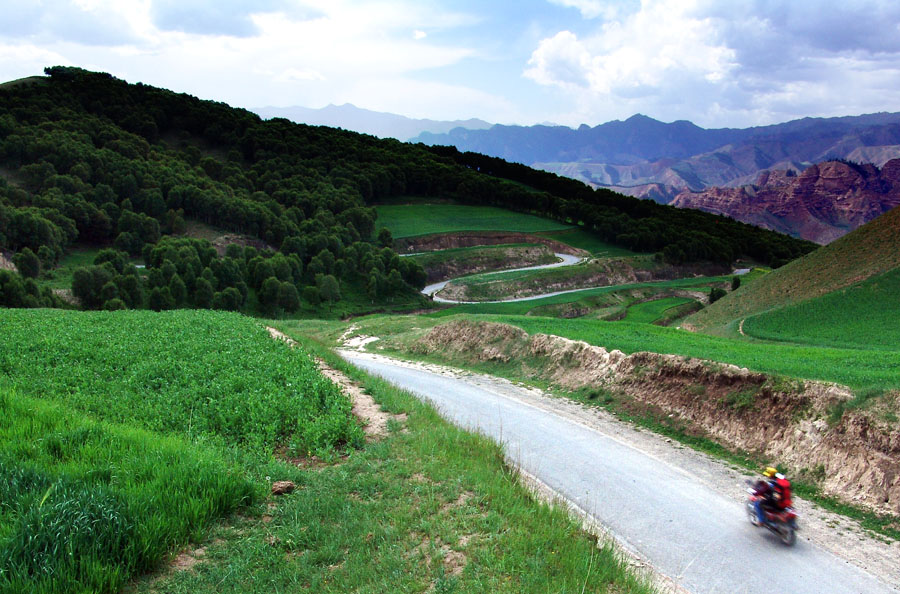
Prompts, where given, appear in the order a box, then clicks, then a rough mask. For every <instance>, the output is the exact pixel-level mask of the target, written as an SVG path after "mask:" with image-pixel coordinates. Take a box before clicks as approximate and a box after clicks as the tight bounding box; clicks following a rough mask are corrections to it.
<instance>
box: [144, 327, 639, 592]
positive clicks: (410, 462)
mask: <svg viewBox="0 0 900 594" xmlns="http://www.w3.org/2000/svg"><path fill="white" fill-rule="evenodd" d="M404 319H411V318H404ZM278 325H279V327H281V329H282V330H284V331H286V332H288V333H290V334H292V335H293V336H294V337H295V338H297V339H299V340H301V341H303V340H304V338H303V333H304V332H302V331H298V330H297V329H298V328H309V327H310V326H315V327H323V326H324V327H329V328H332V329H337V328H339V327H342V326H343V324H342V323H338V322H316V321H305V322H304V321H294V322H281V323H279V324H278ZM311 348H313V349H317V350H318V352H317V354H318V355H320V356H322V357H323V358H325V359H326V360H327V361H328V363H329V364H330V365H332V366H333V367H336V368H339V369H341V370H342V371H344V372H345V373H347V374H348V375H350V376H352V377H353V378H355V379H356V380H359V381H362V382H363V383H364V385H365V386H366V388H367V391H368V392H369V393H370V394H372V395H373V397H374V398H375V400H376V401H377V402H379V403H380V404H381V406H382V407H383V408H384V409H385V410H387V411H390V412H392V413H405V414H407V415H408V417H407V419H406V421H404V422H397V421H392V422H391V423H389V429H391V431H392V433H391V435H390V436H388V437H387V438H385V439H383V440H381V441H379V442H376V443H373V444H370V445H368V446H367V447H365V448H364V449H362V450H359V451H356V452H354V453H353V454H352V455H351V456H349V457H348V458H347V459H346V460H344V461H342V462H341V463H340V464H338V465H336V466H327V467H323V468H318V469H312V470H311V471H308V472H304V473H302V475H301V476H300V477H299V478H298V483H299V485H300V488H299V489H298V490H297V491H295V492H294V493H293V494H291V495H289V496H286V497H283V498H280V499H278V500H277V501H275V502H272V503H271V504H270V505H269V506H268V507H266V506H259V508H258V509H256V510H254V511H255V513H256V514H257V515H256V517H250V518H237V519H236V520H235V522H234V523H229V524H226V525H222V526H220V527H219V528H217V529H216V530H215V531H213V533H212V534H211V535H210V541H211V544H207V545H206V546H205V550H206V555H205V556H204V558H203V562H202V563H201V564H199V565H197V566H196V567H195V568H194V570H193V571H190V572H187V571H185V572H177V573H171V574H168V575H164V576H161V577H155V578H150V579H145V580H142V581H140V582H139V583H137V584H136V585H135V587H134V590H135V591H136V592H141V593H143V592H147V593H150V592H169V593H172V594H187V593H191V594H194V593H206V592H208V593H211V594H212V593H215V594H221V593H231V592H234V593H244V592H260V593H269V592H273V591H285V592H286V591H299V590H304V591H306V590H308V591H314V592H326V593H343V592H361V593H377V592H410V593H411V592H424V591H434V592H511V593H512V592H535V593H537V592H548V591H553V592H562V591H566V592H580V591H589V592H607V591H609V592H648V591H649V588H648V587H646V586H645V585H643V584H641V583H640V582H639V581H638V580H636V579H635V577H634V575H633V574H632V573H631V572H630V571H629V570H628V569H627V568H626V567H625V564H624V563H623V562H622V561H621V559H620V558H619V556H618V555H617V554H616V553H615V552H614V551H613V550H611V549H610V548H609V547H603V548H602V549H599V550H598V549H596V548H595V542H594V539H592V538H590V537H588V536H586V535H585V534H584V533H582V532H581V531H580V530H579V529H578V527H577V524H576V523H574V522H573V521H572V520H571V519H569V518H568V517H566V514H565V513H564V512H563V511H562V510H561V509H559V508H552V507H549V506H546V505H543V504H540V503H537V502H535V501H534V500H533V498H532V497H531V496H530V495H529V493H528V492H527V491H526V489H525V488H523V487H522V486H521V484H520V483H519V481H518V478H517V477H516V475H515V473H514V472H511V471H510V469H509V468H508V467H507V466H506V464H505V462H504V460H503V456H502V454H501V450H500V447H499V446H498V445H496V444H494V443H492V442H490V441H489V440H487V439H485V438H483V437H480V436H476V435H472V434H470V433H467V432H465V431H463V430H461V429H458V428H456V427H454V426H453V425H451V424H449V423H447V422H446V421H444V420H443V419H441V418H440V416H439V415H438V414H437V413H436V412H435V410H434V409H433V408H431V407H430V406H428V405H426V404H423V403H421V402H420V401H419V400H417V399H416V398H414V397H413V396H411V395H410V394H408V393H405V392H402V391H400V390H397V389H395V388H393V387H392V386H390V385H389V384H387V383H385V382H383V381H381V380H379V379H376V378H372V377H370V376H368V375H366V374H365V373H363V372H361V371H359V370H356V369H354V368H353V367H351V366H349V365H347V364H346V363H345V362H343V361H342V360H340V359H339V358H337V357H336V356H334V355H332V354H331V353H329V352H327V351H326V350H325V349H324V348H321V347H317V346H315V345H311ZM401 429H402V430H401ZM263 514H265V515H263ZM260 516H262V521H260Z"/></svg>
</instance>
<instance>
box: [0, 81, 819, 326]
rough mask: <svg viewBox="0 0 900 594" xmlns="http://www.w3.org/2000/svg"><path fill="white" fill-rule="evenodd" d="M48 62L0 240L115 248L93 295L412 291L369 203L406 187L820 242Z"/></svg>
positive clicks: (2, 125) (16, 100) (691, 250)
mask: <svg viewBox="0 0 900 594" xmlns="http://www.w3.org/2000/svg"><path fill="white" fill-rule="evenodd" d="M47 74H48V75H49V76H48V78H47V79H46V80H43V81H39V82H36V83H34V84H32V85H30V86H16V87H13V88H5V89H0V248H3V249H5V250H8V251H11V252H14V253H16V254H20V256H17V257H18V258H19V260H20V261H21V262H22V264H23V265H24V266H23V267H20V268H19V270H20V271H22V272H23V274H25V275H26V276H27V275H31V274H33V271H34V270H35V267H37V270H38V271H40V270H42V269H51V268H53V267H54V266H55V265H56V264H57V263H58V261H59V259H60V257H61V256H62V255H63V253H64V252H65V250H66V249H67V247H68V246H70V245H72V243H73V242H75V241H78V242H80V243H87V244H92V245H96V246H98V247H108V248H111V249H113V250H114V252H115V254H118V255H114V253H113V252H108V253H107V252H104V254H105V255H104V260H103V261H102V262H99V263H97V264H95V265H94V266H91V267H88V268H86V269H85V270H84V271H81V272H79V273H78V275H77V279H76V280H77V285H78V287H79V289H78V291H77V292H78V293H79V294H80V295H81V296H82V300H83V303H84V304H85V305H86V306H88V307H94V308H101V307H120V306H124V307H151V308H154V309H165V308H169V307H221V308H225V309H235V308H242V307H245V306H246V305H247V304H248V299H249V300H250V302H251V303H250V304H251V305H254V306H258V308H259V309H262V310H267V311H274V310H275V309H278V308H281V309H284V310H291V309H292V308H294V306H295V304H296V303H297V302H298V301H299V302H300V303H303V302H306V303H310V304H315V303H319V302H326V303H327V302H333V301H335V300H339V299H341V296H342V295H343V294H345V293H346V292H347V290H353V291H354V292H355V293H356V294H364V295H367V296H368V297H369V298H371V300H372V301H373V302H374V301H379V300H382V299H386V298H391V296H393V295H397V294H401V293H404V292H405V293H406V294H411V293H412V292H413V291H414V289H415V288H420V287H421V286H422V285H423V284H424V278H425V277H424V272H423V271H422V269H421V267H419V266H418V265H416V264H414V263H412V262H411V261H407V260H405V259H401V258H399V257H398V256H397V254H396V253H394V252H393V250H392V249H391V247H390V235H389V234H388V235H386V236H384V237H380V238H375V237H373V233H374V229H375V219H376V214H375V210H374V208H372V207H371V205H372V204H373V203H376V202H377V201H379V200H381V199H384V198H388V197H394V196H404V195H411V196H424V197H428V196H440V197H450V198H456V199H458V200H460V201H462V202H466V203H470V204H490V205H497V206H503V207H505V208H510V209H513V210H518V211H524V212H532V213H535V214H539V215H542V216H547V217H551V218H554V219H558V220H563V221H572V222H577V223H580V224H582V225H584V226H585V228H587V229H589V230H591V231H593V232H595V233H597V234H599V235H601V236H602V237H603V238H604V239H606V240H607V241H610V242H613V243H618V244H621V245H624V246H626V247H629V248H631V249H635V250H641V251H658V252H659V253H660V254H662V255H663V256H664V257H665V258H666V259H667V260H669V261H671V262H684V261H693V260H714V261H725V260H729V261H730V260H732V259H734V258H735V257H738V256H751V257H755V258H757V259H758V260H760V261H762V262H765V263H770V264H774V265H777V264H780V263H782V262H783V261H786V260H788V259H790V258H793V257H796V256H798V255H800V254H802V253H805V251H808V249H810V247H811V246H810V245H807V244H806V243H804V242H799V241H797V240H793V239H791V238H787V237H785V236H781V235H778V234H774V233H771V232H766V231H762V230H759V229H756V228H753V227H750V226H747V225H742V224H740V223H736V222H734V221H732V220H730V219H725V218H722V217H714V216H712V215H708V214H705V213H701V212H698V211H676V210H675V209H671V208H668V207H663V206H660V205H657V204H655V203H652V202H647V201H640V200H636V199H633V198H628V197H624V196H620V195H617V194H614V193H611V192H606V191H594V190H592V189H591V188H589V187H587V186H585V185H583V184H581V183H580V182H576V181H574V180H568V179H566V178H560V177H558V176H555V175H552V174H548V173H544V172H539V171H535V170H532V169H529V168H527V167H524V166H521V165H514V164H510V163H506V162H504V161H501V160H499V159H493V158H490V157H484V156H482V155H474V154H471V153H465V154H463V153H459V152H458V151H456V150H455V149H448V148H446V147H434V148H427V147H424V146H422V145H409V144H404V143H400V142H398V141H395V140H380V139H377V138H374V137H371V136H366V135H360V134H356V133H352V132H346V131H343V130H336V129H331V128H325V127H313V126H304V125H299V124H294V123H291V122H288V121H287V120H283V119H274V120H269V121H263V120H261V119H260V118H259V117H258V116H256V115H254V114H252V113H250V112H248V111H245V110H241V109H234V108H231V107H229V106H227V105H225V104H222V103H215V102H211V101H201V100H199V99H197V98H194V97H191V96H188V95H184V94H177V93H173V92H170V91H167V90H164V89H157V88H154V87H150V86H146V85H142V84H127V83H125V82H124V81H121V80H118V79H115V78H113V77H112V76H110V75H108V74H102V73H92V72H87V71H84V70H81V69H77V68H68V67H53V68H48V69H47ZM190 221H199V222H203V223H207V224H209V225H212V226H215V227H219V228H223V229H227V230H231V231H234V232H238V233H242V234H246V235H249V236H252V237H255V238H258V239H259V240H261V241H262V242H264V243H265V244H266V245H268V246H270V247H271V249H264V250H253V249H252V248H238V247H237V246H235V248H234V250H231V251H230V253H226V254H224V255H222V256H220V255H218V254H216V253H215V250H214V249H213V248H212V246H211V245H208V244H203V243H202V242H197V241H194V240H186V239H177V240H176V239H173V238H171V237H170V236H171V235H173V234H178V233H180V232H182V231H183V230H184V229H185V226H186V224H187V223H188V222H190ZM26 250H28V251H27V252H26ZM238 250H240V253H238ZM123 253H124V254H127V255H130V256H131V257H137V256H143V257H144V260H145V262H146V265H147V269H146V270H145V271H139V272H137V273H135V272H134V271H133V270H132V269H131V267H130V265H127V259H126V260H125V262H126V264H122V261H121V258H122V257H123V256H121V254H123ZM22 254H24V255H22ZM28 254H30V255H28ZM35 259H36V260H35ZM35 262H37V263H35ZM23 282H25V281H23ZM23 286H24V285H23ZM291 287H292V288H291Z"/></svg>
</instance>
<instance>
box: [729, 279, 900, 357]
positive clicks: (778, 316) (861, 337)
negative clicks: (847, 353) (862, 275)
mask: <svg viewBox="0 0 900 594" xmlns="http://www.w3.org/2000/svg"><path fill="white" fill-rule="evenodd" d="M898 320H900V268H895V269H893V270H891V271H889V272H886V273H884V274H879V275H877V276H873V277H870V278H869V279H867V280H865V281H862V282H860V283H855V284H853V285H850V286H849V287H845V288H843V289H838V290H837V291H832V292H831V293H828V294H826V295H823V296H821V297H817V298H814V299H809V300H807V301H803V302H801V303H798V304H796V305H789V306H787V307H782V308H779V309H774V310H771V311H767V312H765V313H762V314H759V315H755V316H750V317H748V318H747V319H746V321H745V322H744V327H743V329H744V334H746V335H747V336H752V337H754V338H763V339H768V340H782V341H788V342H798V343H803V344H811V345H818V346H838V347H857V348H873V347H878V348H884V349H892V350H900V324H898V323H897V321H898Z"/></svg>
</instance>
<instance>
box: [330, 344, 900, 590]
mask: <svg viewBox="0 0 900 594" xmlns="http://www.w3.org/2000/svg"><path fill="white" fill-rule="evenodd" d="M342 355H343V356H344V357H345V358H346V359H348V360H349V361H350V362H352V363H353V364H354V365H357V366H359V367H361V368H363V369H365V370H367V371H369V372H371V373H373V374H375V375H379V376H382V377H384V378H385V379H387V380H388V381H390V382H391V383H393V384H395V385H397V386H400V387H402V388H405V389H407V390H409V391H411V392H413V393H414V394H416V395H417V396H419V397H421V398H423V399H426V400H429V401H431V402H432V403H433V404H434V405H435V406H436V407H437V408H438V410H439V411H440V412H441V414H442V415H444V416H445V417H446V418H449V419H451V420H452V421H454V422H455V423H457V424H458V425H461V426H463V427H466V428H471V429H475V430H477V431H480V432H482V433H484V434H486V435H488V436H490V437H492V438H494V439H496V440H498V441H499V442H501V443H502V444H503V446H504V448H505V451H506V454H507V456H508V457H509V458H510V459H511V460H513V461H514V462H515V463H517V464H518V465H519V466H520V467H521V468H522V469H523V470H525V471H526V472H527V473H529V474H531V475H533V476H535V477H537V478H538V479H540V481H542V482H543V483H545V484H546V485H547V486H548V487H550V488H551V489H552V490H553V491H555V492H556V493H557V494H559V495H560V496H562V497H563V498H564V499H566V500H567V501H568V502H570V503H573V504H575V505H577V507H578V508H580V509H581V510H583V511H584V512H586V513H587V514H588V515H589V516H591V517H592V518H593V519H595V520H596V521H598V522H599V523H600V524H601V525H603V526H605V527H607V528H608V529H609V531H610V532H611V533H612V535H613V536H614V537H615V538H616V539H617V540H618V541H619V542H620V544H621V545H622V546H624V547H625V548H626V549H628V550H629V551H630V552H632V553H633V554H635V555H637V556H638V557H639V558H642V559H644V560H646V561H647V562H649V563H650V564H651V565H652V566H653V567H654V568H656V570H657V571H659V572H660V573H661V574H663V575H664V576H667V577H668V578H670V579H671V580H673V581H674V583H675V584H676V585H677V586H679V587H681V588H684V589H686V590H688V591H691V592H725V593H732V592H735V593H736V592H759V591H761V590H776V591H778V592H785V593H800V594H827V593H831V592H834V593H842V594H844V593H854V592H856V593H872V594H877V593H882V592H897V591H898V590H896V589H893V588H892V587H891V586H889V585H887V584H885V583H883V582H881V581H879V580H878V579H876V578H875V577H873V576H872V575H870V574H868V573H866V572H865V571H863V570H862V569H859V568H857V567H855V566H854V565H851V564H849V563H848V562H847V561H845V560H844V559H841V558H839V557H837V556H836V555H834V554H832V553H830V552H828V551H826V550H824V549H821V548H818V547H817V546H815V545H814V544H812V543H811V542H809V541H807V540H805V539H803V538H802V535H803V532H802V530H801V532H800V535H801V538H798V540H797V544H796V545H795V546H794V547H793V548H787V547H785V546H783V545H782V544H781V543H780V542H779V541H778V540H777V539H776V537H775V536H774V535H772V534H771V533H769V532H767V531H764V530H762V529H757V528H754V527H752V526H751V525H750V524H749V522H747V519H746V516H745V513H744V509H743V504H742V503H741V502H740V501H738V500H736V498H735V497H734V496H726V495H724V494H723V493H721V492H718V491H717V490H716V489H713V488H712V487H711V486H709V485H708V484H707V483H706V482H705V481H704V480H702V476H700V475H698V474H694V475H692V474H689V473H688V472H686V471H685V470H683V469H682V467H681V466H679V465H677V464H675V463H673V462H672V459H671V458H669V457H668V456H667V455H666V454H665V453H663V452H659V451H657V452H654V451H652V450H649V449H639V448H638V447H636V446H634V445H632V444H631V443H630V442H628V441H627V440H625V439H621V438H620V437H619V436H617V435H616V432H615V431H614V430H607V429H604V427H603V425H602V424H597V425H595V424H593V423H586V422H584V421H583V420H580V419H578V418H575V417H573V416H572V415H566V414H564V413H563V412H559V410H561V409H554V407H552V406H550V405H545V404H542V400H541V399H540V398H536V397H534V396H533V395H532V394H531V393H530V392H529V391H528V390H525V389H522V388H518V387H516V386H514V385H512V384H509V383H503V382H502V381H493V380H490V379H487V378H486V377H485V376H477V375H474V374H460V375H459V376H458V377H448V376H446V375H441V374H437V373H432V372H429V371H425V370H423V369H420V368H416V367H415V366H410V365H408V364H402V363H400V362H395V361H391V360H389V359H386V358H384V357H378V356H375V355H370V354H367V353H359V352H351V351H344V352H342ZM545 400H546V399H545ZM802 521H803V519H802V518H801V527H802ZM898 566H900V561H898ZM898 572H900V570H898ZM892 582H893V583H894V584H900V573H898V575H897V580H896V581H894V580H892Z"/></svg>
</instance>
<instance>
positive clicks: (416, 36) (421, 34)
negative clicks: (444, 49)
mask: <svg viewBox="0 0 900 594" xmlns="http://www.w3.org/2000/svg"><path fill="white" fill-rule="evenodd" d="M426 37H428V33H426V32H425V31H420V30H419V29H416V30H415V31H413V39H425V38H426Z"/></svg>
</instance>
